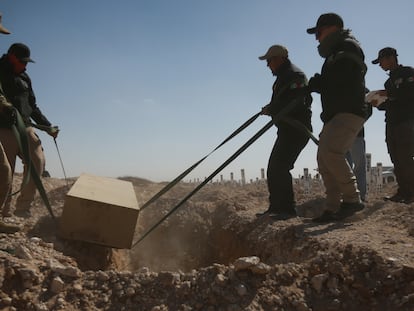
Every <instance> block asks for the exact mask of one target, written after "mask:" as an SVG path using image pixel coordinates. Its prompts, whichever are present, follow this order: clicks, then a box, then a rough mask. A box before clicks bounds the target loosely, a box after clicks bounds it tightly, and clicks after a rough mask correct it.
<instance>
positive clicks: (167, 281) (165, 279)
mask: <svg viewBox="0 0 414 311" xmlns="http://www.w3.org/2000/svg"><path fill="white" fill-rule="evenodd" d="M157 279H158V281H159V282H160V283H161V284H163V285H173V284H174V283H176V282H178V281H179V280H180V274H179V273H174V272H165V271H164V272H160V273H158V278H157Z"/></svg>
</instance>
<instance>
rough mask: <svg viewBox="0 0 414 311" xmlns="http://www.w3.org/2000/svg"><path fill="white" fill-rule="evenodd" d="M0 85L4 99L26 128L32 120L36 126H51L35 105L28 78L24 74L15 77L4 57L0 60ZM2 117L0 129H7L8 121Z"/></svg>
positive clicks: (0, 117) (10, 65)
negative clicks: (13, 108) (17, 113)
mask: <svg viewBox="0 0 414 311" xmlns="http://www.w3.org/2000/svg"><path fill="white" fill-rule="evenodd" d="M0 83H1V86H2V88H3V93H4V95H5V97H6V98H7V100H8V101H9V102H10V103H11V104H12V105H13V106H14V107H15V108H17V110H18V111H19V112H20V114H21V116H22V118H23V120H24V121H25V123H26V125H27V126H29V125H30V119H33V120H34V121H35V122H36V123H37V124H40V125H44V126H51V123H50V122H49V121H48V119H47V118H46V117H45V116H44V115H43V114H42V112H41V111H40V109H39V107H38V106H37V105H36V97H35V95H34V92H33V89H32V81H31V80H30V77H29V76H28V74H27V73H26V72H23V73H21V74H19V75H15V74H14V72H13V67H12V64H11V63H10V62H9V61H8V59H7V56H6V55H3V56H2V57H1V58H0ZM3 117H4V116H1V115H0V127H9V126H10V124H9V122H8V120H6V119H5V118H3Z"/></svg>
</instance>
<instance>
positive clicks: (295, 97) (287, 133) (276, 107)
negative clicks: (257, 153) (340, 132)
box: [257, 45, 312, 220]
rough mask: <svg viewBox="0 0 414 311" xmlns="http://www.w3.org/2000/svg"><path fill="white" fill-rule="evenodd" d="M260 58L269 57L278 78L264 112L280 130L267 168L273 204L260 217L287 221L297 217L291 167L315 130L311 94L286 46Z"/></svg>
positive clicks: (277, 47) (275, 46)
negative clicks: (266, 216) (308, 133)
mask: <svg viewBox="0 0 414 311" xmlns="http://www.w3.org/2000/svg"><path fill="white" fill-rule="evenodd" d="M259 59H260V60H266V61H267V66H268V67H269V69H270V70H271V71H272V73H273V75H274V76H276V77H277V79H276V81H275V82H274V84H273V95H272V98H271V101H270V103H269V104H268V105H266V106H265V107H263V108H262V114H264V115H269V116H271V117H272V120H273V122H274V124H275V125H276V127H277V128H278V130H277V139H276V142H275V144H274V146H273V149H272V152H271V154H270V158H269V163H268V167H267V183H268V189H269V202H270V205H269V208H268V209H267V210H266V211H265V212H263V213H259V214H257V216H263V215H269V216H271V217H272V218H274V219H280V220H284V219H288V218H290V217H294V216H296V212H295V200H294V192H293V184H292V175H291V174H290V170H292V169H293V167H294V163H295V161H296V159H297V158H298V156H299V154H300V152H301V151H302V150H303V148H304V147H305V146H306V144H307V143H308V140H309V136H308V135H307V133H306V131H312V127H311V110H310V105H311V103H312V97H311V96H310V95H309V93H308V92H306V87H307V78H306V76H305V74H304V73H303V72H302V71H301V70H300V69H299V68H298V67H296V66H295V65H294V64H292V63H291V61H290V60H289V57H288V50H287V49H286V48H285V47H284V46H281V45H273V46H271V47H270V48H269V49H268V51H267V53H266V54H265V55H263V56H261V57H259ZM292 121H293V123H294V124H296V125H295V126H294V125H292ZM298 124H299V125H298Z"/></svg>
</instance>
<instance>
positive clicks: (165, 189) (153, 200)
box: [140, 85, 293, 210]
mask: <svg viewBox="0 0 414 311" xmlns="http://www.w3.org/2000/svg"><path fill="white" fill-rule="evenodd" d="M288 88H289V85H285V86H284V87H282V88H281V89H280V91H279V93H278V95H277V97H276V98H279V97H280V96H281V94H283V92H284V91H286V90H287V89H288ZM292 109H293V108H292ZM260 115H261V112H258V113H256V114H255V115H254V116H252V117H251V118H250V119H248V120H247V121H246V122H244V123H243V124H242V125H241V126H240V127H239V128H238V129H236V130H235V131H234V132H233V133H232V134H230V135H229V136H228V137H227V138H226V139H225V140H224V141H223V142H222V143H221V144H219V145H218V146H217V147H216V148H214V149H213V150H212V151H211V152H210V153H209V154H207V155H206V156H205V157H203V158H201V159H200V160H199V161H197V162H195V163H194V164H193V165H191V166H190V167H189V168H187V169H186V170H185V171H184V172H182V173H181V174H180V175H178V176H177V177H176V178H175V179H174V180H173V181H171V182H169V183H168V184H167V185H166V186H165V187H164V188H162V189H161V190H160V191H159V192H158V193H156V194H155V195H154V196H153V197H152V198H150V199H149V200H148V201H147V202H145V203H144V205H142V206H141V208H140V210H144V209H145V208H147V207H148V206H149V205H151V204H152V203H154V202H155V201H156V200H158V199H159V198H160V197H161V196H162V195H163V194H165V193H166V192H167V191H169V190H170V189H171V188H172V187H174V186H175V185H176V184H177V183H178V182H180V181H181V180H182V179H183V178H184V177H185V176H187V175H188V174H189V173H190V172H191V171H193V170H194V169H195V168H196V167H197V166H198V165H199V164H200V163H201V162H203V161H204V160H205V159H206V158H207V157H208V156H210V155H211V154H212V153H213V152H214V151H216V150H217V149H219V148H220V147H221V146H223V145H224V144H225V143H227V142H228V141H230V140H231V139H232V138H234V137H235V136H236V135H238V134H240V133H241V132H242V131H243V130H244V129H246V128H247V127H248V126H249V125H250V124H252V123H253V122H254V121H255V120H256V119H257V118H258V117H259V116H260Z"/></svg>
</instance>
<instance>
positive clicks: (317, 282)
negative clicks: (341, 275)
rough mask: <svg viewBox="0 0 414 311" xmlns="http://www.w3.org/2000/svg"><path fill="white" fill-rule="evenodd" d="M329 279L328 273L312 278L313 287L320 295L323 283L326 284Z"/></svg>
mask: <svg viewBox="0 0 414 311" xmlns="http://www.w3.org/2000/svg"><path fill="white" fill-rule="evenodd" d="M328 277H329V275H328V273H323V274H317V275H315V276H313V277H312V279H311V284H312V287H313V288H314V289H315V290H316V291H317V292H318V294H320V293H321V290H322V287H323V283H325V281H326V280H327V279H328Z"/></svg>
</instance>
